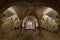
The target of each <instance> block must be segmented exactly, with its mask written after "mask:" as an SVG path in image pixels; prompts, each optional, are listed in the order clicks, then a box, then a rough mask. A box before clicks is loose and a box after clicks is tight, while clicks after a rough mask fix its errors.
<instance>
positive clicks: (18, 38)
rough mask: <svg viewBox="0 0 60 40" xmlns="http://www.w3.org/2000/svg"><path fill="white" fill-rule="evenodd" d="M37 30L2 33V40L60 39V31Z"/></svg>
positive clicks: (0, 39) (0, 35) (0, 36)
mask: <svg viewBox="0 0 60 40" xmlns="http://www.w3.org/2000/svg"><path fill="white" fill-rule="evenodd" d="M38 33H39V32H38V30H37V31H22V32H21V31H20V30H19V29H18V30H14V31H11V32H10V33H5V34H1V33H0V40H60V33H52V32H49V31H46V30H42V31H41V34H40V35H39V34H38Z"/></svg>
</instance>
